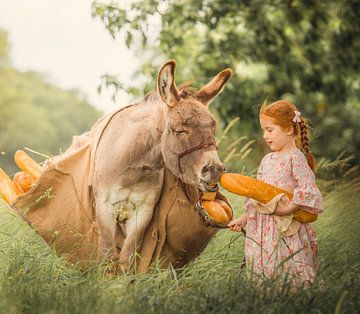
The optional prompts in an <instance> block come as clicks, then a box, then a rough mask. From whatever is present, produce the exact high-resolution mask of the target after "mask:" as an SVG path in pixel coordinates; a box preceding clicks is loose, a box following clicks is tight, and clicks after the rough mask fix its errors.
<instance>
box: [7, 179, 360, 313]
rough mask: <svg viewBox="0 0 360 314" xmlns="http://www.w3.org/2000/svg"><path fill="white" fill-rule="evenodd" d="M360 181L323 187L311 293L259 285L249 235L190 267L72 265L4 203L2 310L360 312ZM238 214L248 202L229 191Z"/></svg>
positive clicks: (227, 237)
mask: <svg viewBox="0 0 360 314" xmlns="http://www.w3.org/2000/svg"><path fill="white" fill-rule="evenodd" d="M359 183H360V181H359V180H358V179H337V180H332V181H328V182H325V181H322V182H319V185H320V187H321V189H322V192H323V195H324V200H325V212H324V213H323V214H322V215H321V216H320V218H319V220H318V221H317V222H316V223H315V228H316V230H317V233H318V239H319V262H320V270H319V274H318V279H317V281H316V282H315V283H314V284H313V285H312V286H311V287H310V288H309V289H307V290H303V291H299V292H298V293H292V292H291V291H290V289H289V287H287V286H286V285H285V286H284V287H283V288H282V289H281V291H282V292H279V291H280V290H279V289H278V288H277V287H278V285H279V283H277V282H265V283H264V284H263V285H262V286H260V287H257V288H255V287H254V286H253V285H252V284H251V281H250V279H249V274H247V273H246V271H245V270H244V269H242V268H241V263H242V261H243V235H242V234H237V233H233V232H230V231H228V230H221V231H219V232H218V234H217V235H216V237H215V238H214V239H213V240H212V241H211V242H210V244H209V245H208V246H207V248H206V250H205V251H204V253H203V254H202V255H201V256H200V257H199V258H198V259H196V260H195V262H193V263H192V264H190V265H189V266H188V267H187V268H186V269H184V270H182V271H175V270H173V269H169V270H166V271H160V270H158V269H155V270H154V271H153V272H152V273H149V274H146V275H131V274H128V275H124V276H121V277H116V278H109V277H107V276H104V271H103V268H102V267H101V266H97V265H94V266H93V267H92V268H90V269H89V270H88V271H86V272H82V271H81V270H79V268H77V267H76V266H69V265H67V264H66V263H65V261H64V260H63V259H61V258H58V257H57V256H56V255H55V253H54V252H53V251H52V250H51V249H50V248H49V247H48V246H47V245H46V244H45V243H44V242H43V241H42V239H41V238H40V237H39V236H38V235H37V234H36V233H35V232H34V231H33V230H32V229H31V228H30V227H28V226H27V225H26V224H25V223H23V222H22V221H21V220H20V219H19V218H18V217H17V216H16V215H15V214H14V213H12V212H11V210H10V209H9V208H8V207H7V206H6V205H5V204H4V203H1V213H0V254H1V255H0V312H2V313H5V312H6V313H34V312H36V313H49V312H51V313H113V312H118V313H140V312H156V313H159V312H163V313H165V312H166V313H190V312H197V313H210V312H214V313H221V312H224V313H225V312H237V313H240V312H249V311H251V312H268V313H291V312H294V313H295V312H296V313H299V312H310V313H319V312H322V313H326V312H331V313H334V312H335V313H356V312H358V310H359V308H360V276H359V273H360V250H359V249H360V245H359V235H360V232H359V225H360V215H359V211H360V184H359ZM227 196H228V198H229V199H230V201H231V203H232V204H233V206H234V207H235V212H236V214H238V213H239V212H240V211H241V208H242V199H241V198H240V197H238V196H235V195H228V194H227Z"/></svg>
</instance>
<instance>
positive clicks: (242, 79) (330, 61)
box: [0, 0, 360, 174]
mask: <svg viewBox="0 0 360 314" xmlns="http://www.w3.org/2000/svg"><path fill="white" fill-rule="evenodd" d="M359 13H360V12H359V5H358V2H357V1H351V0H349V1H331V0H329V1H230V0H221V1H220V0H207V1H198V0H177V1H172V0H167V1H161V0H143V1H140V0H133V1H130V0H129V1H126V0H125V1H124V0H122V1H111V2H107V1H70V0H66V1H61V2H59V1H45V0H35V1H31V2H30V1H19V0H14V1H11V2H9V1H4V0H0V28H1V30H0V166H1V168H3V169H5V171H7V172H8V173H10V174H13V173H14V171H15V164H14V162H13V155H14V152H15V151H16V150H17V149H23V148H24V147H28V148H31V149H33V150H35V151H37V152H39V153H41V154H43V155H46V156H51V155H57V154H59V153H60V152H61V151H64V150H65V149H66V148H67V146H68V145H69V144H70V142H71V138H72V136H73V135H76V134H80V133H82V132H84V131H86V130H88V129H89V128H90V127H91V126H92V125H93V123H94V122H95V121H96V120H97V119H98V118H99V117H101V116H102V115H103V114H104V113H106V112H109V111H111V110H113V109H115V108H117V107H120V106H123V105H125V104H127V103H129V102H132V101H136V100H138V99H141V98H142V97H143V96H144V95H145V94H146V93H147V92H148V91H150V90H152V89H154V88H156V85H155V82H156V77H157V73H158V71H159V68H160V67H161V65H162V64H163V63H164V62H165V61H167V60H168V59H175V60H176V61H177V69H176V81H177V84H178V85H179V84H180V83H182V82H184V81H188V80H192V81H193V86H194V87H195V88H200V87H201V86H202V85H203V84H205V83H207V82H208V81H209V80H210V79H211V78H212V77H213V76H214V75H215V74H216V73H218V72H219V71H220V70H222V69H224V68H227V67H230V68H232V69H233V70H234V76H233V77H232V79H231V80H230V82H229V83H228V84H227V85H226V87H225V89H224V91H223V93H222V94H221V96H220V97H218V98H217V99H216V101H215V102H214V103H212V105H211V111H212V112H213V113H214V115H215V116H216V117H217V119H218V121H219V129H218V135H217V137H218V142H219V147H220V154H221V157H222V159H223V160H224V161H225V162H226V164H227V167H228V169H231V170H233V171H244V172H248V173H253V172H254V170H255V169H256V167H257V165H258V163H259V161H260V160H261V158H262V156H263V155H264V154H265V153H266V152H267V148H266V147H265V145H264V143H263V141H262V137H261V130H260V128H259V125H258V111H259V107H260V105H261V104H262V103H263V102H264V101H265V100H267V101H275V100H278V99H283V98H285V99H288V100H290V101H292V102H294V103H295V104H296V105H297V107H298V108H299V110H300V111H301V112H302V114H303V116H305V117H307V118H308V119H309V120H310V121H311V126H312V136H311V144H310V149H311V151H312V152H313V153H314V155H315V156H316V157H317V159H318V160H320V161H321V162H322V164H324V163H326V162H327V161H336V160H344V159H345V160H346V162H347V163H348V164H350V165H351V166H354V165H355V166H356V165H359V164H360V132H359V131H360V76H359V69H360V24H359V17H360V14H359ZM32 156H33V157H34V158H35V159H37V160H38V161H41V160H44V157H43V156H40V155H36V154H35V155H32ZM250 156H251V157H250Z"/></svg>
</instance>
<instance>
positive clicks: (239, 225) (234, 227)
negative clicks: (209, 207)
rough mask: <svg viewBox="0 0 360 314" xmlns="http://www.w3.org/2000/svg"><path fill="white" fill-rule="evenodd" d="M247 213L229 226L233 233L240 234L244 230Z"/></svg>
mask: <svg viewBox="0 0 360 314" xmlns="http://www.w3.org/2000/svg"><path fill="white" fill-rule="evenodd" d="M247 218H248V217H247V213H244V214H242V215H241V216H240V217H239V218H238V219H234V220H233V221H232V222H230V223H229V224H228V227H229V229H230V230H232V231H236V232H240V231H241V228H244V227H245V226H246V223H247Z"/></svg>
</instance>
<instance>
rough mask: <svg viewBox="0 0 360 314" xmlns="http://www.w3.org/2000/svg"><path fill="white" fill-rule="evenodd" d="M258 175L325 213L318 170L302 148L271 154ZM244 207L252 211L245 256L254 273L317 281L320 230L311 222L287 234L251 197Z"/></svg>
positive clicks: (308, 207)
mask: <svg viewBox="0 0 360 314" xmlns="http://www.w3.org/2000/svg"><path fill="white" fill-rule="evenodd" d="M257 178H258V179H260V180H262V181H264V182H267V183H270V184H273V185H275V186H277V187H279V188H282V189H285V190H287V191H291V192H293V195H294V196H293V199H292V201H291V203H293V204H295V205H297V206H299V207H301V209H304V210H306V211H309V212H312V213H320V212H322V210H323V205H322V198H321V194H320V191H319V189H318V187H317V186H316V184H315V176H314V173H313V172H312V170H311V168H310V167H309V166H308V163H307V160H306V157H305V156H304V154H303V153H302V152H301V151H300V150H298V149H294V150H292V151H290V152H288V153H286V154H283V155H280V154H278V153H276V152H272V153H269V154H267V155H266V156H265V157H264V158H263V160H262V161H261V164H260V166H259V170H258V174H257ZM244 207H245V209H246V211H247V212H248V222H247V226H246V240H245V258H246V262H247V268H248V269H249V270H250V271H251V272H253V276H254V277H255V278H259V279H261V278H263V277H266V278H276V277H278V276H281V275H284V274H287V275H290V278H291V280H292V282H293V283H294V284H295V285H298V286H299V285H302V284H304V283H311V282H313V280H314V278H315V274H316V271H317V267H318V265H317V240H316V233H315V231H314V229H313V228H312V227H311V225H310V224H307V223H303V224H301V227H300V229H299V231H298V232H297V233H296V234H294V235H292V236H285V235H284V234H281V232H280V230H279V228H278V226H277V222H276V220H275V219H274V216H273V215H267V214H260V213H258V212H256V210H255V207H254V206H253V205H252V204H251V201H250V200H249V199H246V200H245V203H244ZM255 278H254V279H255Z"/></svg>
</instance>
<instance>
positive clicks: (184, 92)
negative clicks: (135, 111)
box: [143, 81, 196, 103]
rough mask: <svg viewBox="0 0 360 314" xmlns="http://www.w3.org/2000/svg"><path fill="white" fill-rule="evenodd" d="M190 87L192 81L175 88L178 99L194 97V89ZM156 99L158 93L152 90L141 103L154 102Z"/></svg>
mask: <svg viewBox="0 0 360 314" xmlns="http://www.w3.org/2000/svg"><path fill="white" fill-rule="evenodd" d="M191 85H192V81H187V82H185V83H182V84H180V85H179V86H178V87H177V89H178V93H179V96H180V98H186V97H195V95H196V89H195V88H194V87H192V86H191ZM158 99H159V94H158V92H157V91H156V90H152V91H150V92H148V93H147V94H146V95H145V97H144V99H143V102H145V103H147V102H154V101H157V100H158Z"/></svg>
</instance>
